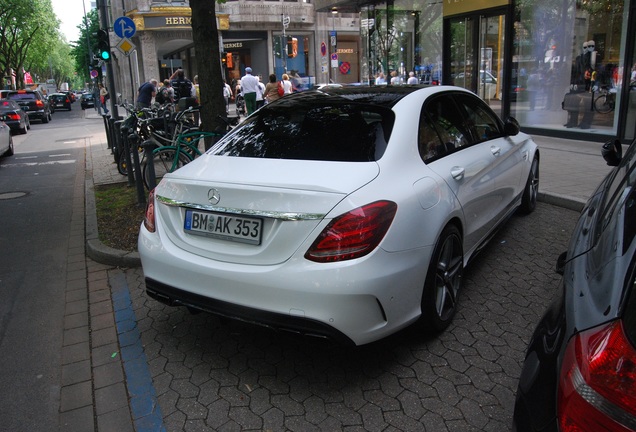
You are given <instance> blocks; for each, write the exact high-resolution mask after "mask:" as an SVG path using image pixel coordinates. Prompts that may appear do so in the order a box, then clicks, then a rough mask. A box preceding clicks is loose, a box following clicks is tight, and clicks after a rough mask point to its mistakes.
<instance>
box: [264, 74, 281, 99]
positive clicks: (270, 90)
mask: <svg viewBox="0 0 636 432" xmlns="http://www.w3.org/2000/svg"><path fill="white" fill-rule="evenodd" d="M278 99H280V95H279V94H278V80H277V79H276V75H275V74H270V75H269V81H268V83H267V85H266V86H265V103H270V102H274V101H275V100H278Z"/></svg>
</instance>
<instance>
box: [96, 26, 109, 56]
mask: <svg viewBox="0 0 636 432" xmlns="http://www.w3.org/2000/svg"><path fill="white" fill-rule="evenodd" d="M97 50H98V51H99V58H100V59H102V60H104V61H105V62H109V61H110V40H109V39H108V31H107V30H103V29H102V30H98V31H97Z"/></svg>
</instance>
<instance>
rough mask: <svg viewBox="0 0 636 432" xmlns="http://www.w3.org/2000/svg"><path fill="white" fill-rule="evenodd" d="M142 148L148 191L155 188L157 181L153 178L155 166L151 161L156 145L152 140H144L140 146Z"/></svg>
mask: <svg viewBox="0 0 636 432" xmlns="http://www.w3.org/2000/svg"><path fill="white" fill-rule="evenodd" d="M141 146H142V147H143V148H144V155H145V158H146V169H147V170H148V171H147V173H148V190H153V189H154V188H155V186H157V179H156V177H155V164H154V163H153V159H152V151H153V150H154V149H155V147H156V144H155V142H154V141H153V140H146V141H144V143H143V144H142V145H141Z"/></svg>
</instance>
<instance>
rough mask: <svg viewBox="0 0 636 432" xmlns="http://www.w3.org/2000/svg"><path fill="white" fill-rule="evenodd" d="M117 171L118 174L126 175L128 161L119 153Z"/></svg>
mask: <svg viewBox="0 0 636 432" xmlns="http://www.w3.org/2000/svg"><path fill="white" fill-rule="evenodd" d="M117 171H119V174H121V175H123V176H127V175H128V162H126V158H125V157H123V156H122V155H120V158H119V160H118V161H117Z"/></svg>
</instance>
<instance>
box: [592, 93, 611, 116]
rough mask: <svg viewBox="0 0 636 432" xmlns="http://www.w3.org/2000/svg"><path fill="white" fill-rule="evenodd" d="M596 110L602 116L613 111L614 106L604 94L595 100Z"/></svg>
mask: <svg viewBox="0 0 636 432" xmlns="http://www.w3.org/2000/svg"><path fill="white" fill-rule="evenodd" d="M594 109H595V110H596V111H597V112H600V113H601V114H606V113H608V112H610V111H612V104H611V102H610V100H609V97H608V96H607V95H606V94H602V95H600V96H599V97H597V98H596V99H594Z"/></svg>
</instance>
